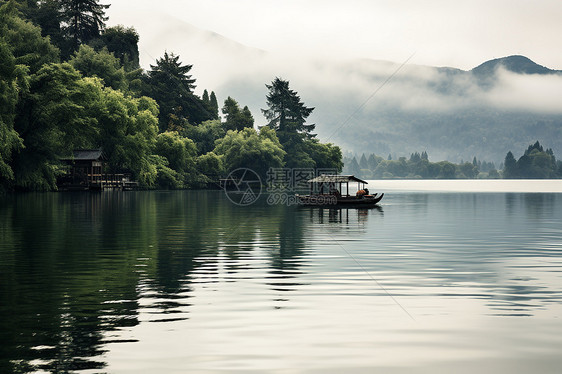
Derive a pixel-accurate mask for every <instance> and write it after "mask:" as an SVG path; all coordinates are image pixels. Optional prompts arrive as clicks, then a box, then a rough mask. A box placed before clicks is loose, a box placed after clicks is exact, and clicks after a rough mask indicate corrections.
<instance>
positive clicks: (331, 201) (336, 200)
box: [297, 193, 384, 206]
mask: <svg viewBox="0 0 562 374" xmlns="http://www.w3.org/2000/svg"><path fill="white" fill-rule="evenodd" d="M383 197H384V193H382V194H380V195H379V194H375V195H367V196H335V195H297V199H298V201H299V204H301V205H306V206H373V205H377V204H378V203H379V202H380V201H381V200H382V198H383Z"/></svg>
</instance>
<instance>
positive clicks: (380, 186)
mask: <svg viewBox="0 0 562 374" xmlns="http://www.w3.org/2000/svg"><path fill="white" fill-rule="evenodd" d="M369 186H370V189H371V192H386V196H385V198H384V199H383V200H382V202H381V206H380V207H379V208H373V209H319V208H305V207H297V206H286V205H273V206H272V205H268V204H267V200H266V198H265V196H261V197H260V199H259V200H258V201H257V202H255V203H254V204H251V205H248V206H238V205H235V204H233V203H232V202H231V201H230V200H229V199H228V198H227V196H226V195H225V194H224V192H221V191H172V192H160V191H137V192H104V193H34V194H18V195H9V196H4V197H0V372H2V373H10V372H18V373H25V372H38V373H49V372H77V373H221V372H228V373H343V372H345V373H373V372H379V373H442V372H454V373H474V372H493V373H530V372H532V373H554V372H558V370H559V368H560V367H561V366H562V355H561V354H560V352H562V181H466V180H465V181H447V182H443V181H372V182H371V183H370V184H369ZM536 191H540V192H536Z"/></svg>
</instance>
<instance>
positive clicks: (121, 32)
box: [92, 25, 140, 71]
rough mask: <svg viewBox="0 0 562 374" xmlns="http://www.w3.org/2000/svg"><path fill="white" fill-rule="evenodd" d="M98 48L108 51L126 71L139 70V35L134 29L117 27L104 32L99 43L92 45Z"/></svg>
mask: <svg viewBox="0 0 562 374" xmlns="http://www.w3.org/2000/svg"><path fill="white" fill-rule="evenodd" d="M92 44H94V46H97V47H98V48H100V49H101V48H103V47H106V48H107V50H108V51H109V52H111V53H113V55H114V56H115V57H117V58H118V59H119V61H120V62H121V66H123V67H124V68H125V70H126V71H131V70H135V69H138V68H139V67H140V63H139V46H138V44H139V34H138V33H137V31H136V30H135V29H134V28H133V27H125V26H123V25H117V26H113V27H108V28H106V29H105V30H103V32H102V34H101V35H100V37H99V41H97V42H94V43H92Z"/></svg>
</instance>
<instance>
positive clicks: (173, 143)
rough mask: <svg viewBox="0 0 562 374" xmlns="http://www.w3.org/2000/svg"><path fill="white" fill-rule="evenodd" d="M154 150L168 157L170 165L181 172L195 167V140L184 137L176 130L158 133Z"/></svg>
mask: <svg viewBox="0 0 562 374" xmlns="http://www.w3.org/2000/svg"><path fill="white" fill-rule="evenodd" d="M154 152H155V154H157V155H159V156H163V157H166V159H168V162H169V165H170V167H171V168H172V169H174V170H176V171H178V172H180V173H186V172H190V171H193V169H194V166H195V157H196V156H197V147H196V146H195V143H194V142H193V140H191V139H189V138H184V137H182V136H180V135H179V134H178V133H177V132H175V131H166V132H163V133H160V134H158V136H157V137H156V144H155V148H154Z"/></svg>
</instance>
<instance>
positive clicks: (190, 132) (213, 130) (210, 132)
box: [182, 120, 226, 154]
mask: <svg viewBox="0 0 562 374" xmlns="http://www.w3.org/2000/svg"><path fill="white" fill-rule="evenodd" d="M182 134H183V135H184V136H186V137H188V138H189V139H192V140H193V141H194V142H195V144H196V145H197V151H198V153H199V154H204V153H207V152H211V151H212V150H213V149H215V143H216V141H217V140H218V139H221V138H223V137H224V136H225V135H226V131H225V130H224V127H223V126H222V125H221V123H220V121H219V120H210V121H205V122H203V123H202V124H200V125H198V126H187V128H186V129H184V130H183V131H182Z"/></svg>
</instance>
